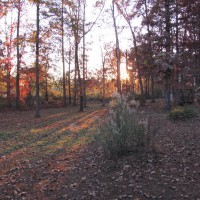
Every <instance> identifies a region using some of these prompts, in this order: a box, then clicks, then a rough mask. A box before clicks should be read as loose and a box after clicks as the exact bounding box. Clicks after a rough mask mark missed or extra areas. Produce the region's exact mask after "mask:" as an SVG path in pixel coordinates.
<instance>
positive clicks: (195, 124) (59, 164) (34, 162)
mask: <svg viewBox="0 0 200 200" xmlns="http://www.w3.org/2000/svg"><path fill="white" fill-rule="evenodd" d="M43 112H44V113H43V118H41V119H37V120H35V119H34V120H33V117H32V116H33V113H31V112H22V113H20V114H18V113H6V114H4V117H2V114H1V118H0V121H1V125H0V132H1V133H4V134H1V139H2V141H1V142H0V147H1V148H0V154H1V160H0V162H1V163H0V164H1V165H0V166H1V167H0V199H42V200H43V199H55V200H59V199H67V200H70V199H74V200H81V199H84V200H89V199H92V200H93V199H97V200H98V199H99V200H112V199H113V200H114V199H119V200H120V199H132V200H144V199H164V200H172V199H174V200H175V199H176V200H178V199H188V200H191V199H194V200H198V199H200V123H199V118H197V119H194V120H189V121H185V122H172V121H170V120H169V119H168V118H166V116H165V115H164V114H159V115H157V114H154V115H153V116H154V117H155V118H156V117H159V118H161V117H162V118H163V121H164V123H163V124H161V125H162V126H161V127H160V130H159V132H158V133H157V135H156V139H155V152H150V153H148V154H145V155H142V156H141V157H140V158H136V157H135V156H133V155H129V156H127V157H123V158H120V159H118V160H117V161H112V160H109V159H106V158H105V157H104V155H103V154H102V152H101V149H99V148H98V147H97V146H96V144H93V143H90V141H91V136H92V134H93V133H94V132H95V129H94V127H95V122H94V120H93V119H94V116H98V117H102V116H104V114H105V112H106V111H105V110H97V111H95V108H91V109H89V110H88V111H86V112H84V113H73V111H72V112H69V110H63V109H49V110H46V111H43ZM10 122H12V123H10ZM18 124H20V125H18ZM5 133H9V134H10V135H12V137H10V136H8V135H6V134H5Z"/></svg>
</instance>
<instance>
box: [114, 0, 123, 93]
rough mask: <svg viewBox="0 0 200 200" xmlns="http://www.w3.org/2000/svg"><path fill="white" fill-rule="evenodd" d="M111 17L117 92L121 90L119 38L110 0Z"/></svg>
mask: <svg viewBox="0 0 200 200" xmlns="http://www.w3.org/2000/svg"><path fill="white" fill-rule="evenodd" d="M112 17H113V25H114V29H115V38H116V58H117V92H118V93H119V94H121V93H122V91H121V78H120V57H121V55H120V48H119V38H118V33H117V25H116V19H115V1H114V0H113V1H112Z"/></svg>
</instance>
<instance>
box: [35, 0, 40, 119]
mask: <svg viewBox="0 0 200 200" xmlns="http://www.w3.org/2000/svg"><path fill="white" fill-rule="evenodd" d="M36 27H37V29H36V39H35V45H36V51H35V53H36V61H35V75H36V82H35V88H36V95H35V98H36V105H35V106H36V107H35V108H36V109H35V118H39V117H40V94H39V87H40V83H39V77H40V75H39V70H40V66H39V43H40V41H39V34H40V0H36Z"/></svg>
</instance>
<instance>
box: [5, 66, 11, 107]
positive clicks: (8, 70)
mask: <svg viewBox="0 0 200 200" xmlns="http://www.w3.org/2000/svg"><path fill="white" fill-rule="evenodd" d="M6 82H7V105H8V107H9V108H11V99H10V98H11V97H10V66H9V64H8V65H7V80H6Z"/></svg>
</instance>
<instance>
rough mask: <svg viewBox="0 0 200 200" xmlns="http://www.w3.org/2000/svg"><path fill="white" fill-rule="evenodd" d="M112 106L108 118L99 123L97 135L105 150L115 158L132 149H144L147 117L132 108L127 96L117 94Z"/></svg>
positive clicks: (137, 150) (96, 138) (135, 150)
mask: <svg viewBox="0 0 200 200" xmlns="http://www.w3.org/2000/svg"><path fill="white" fill-rule="evenodd" d="M110 106H111V109H110V111H109V114H108V118H107V119H106V120H105V121H104V122H102V123H101V124H100V125H99V128H98V133H97V134H96V136H95V140H96V141H97V142H98V143H99V144H100V145H101V147H102V148H103V150H104V152H105V153H106V154H107V155H109V156H110V157H112V158H113V157H118V156H120V155H123V154H127V153H128V152H130V151H134V152H140V151H141V150H143V149H144V147H145V135H146V132H147V126H148V123H147V122H148V119H147V117H146V118H145V117H143V114H139V113H138V112H137V111H136V109H135V108H131V107H130V106H129V104H128V102H127V98H126V97H125V96H120V95H118V96H115V98H114V99H113V100H112V101H111V103H110ZM141 117H143V120H142V118H141Z"/></svg>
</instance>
